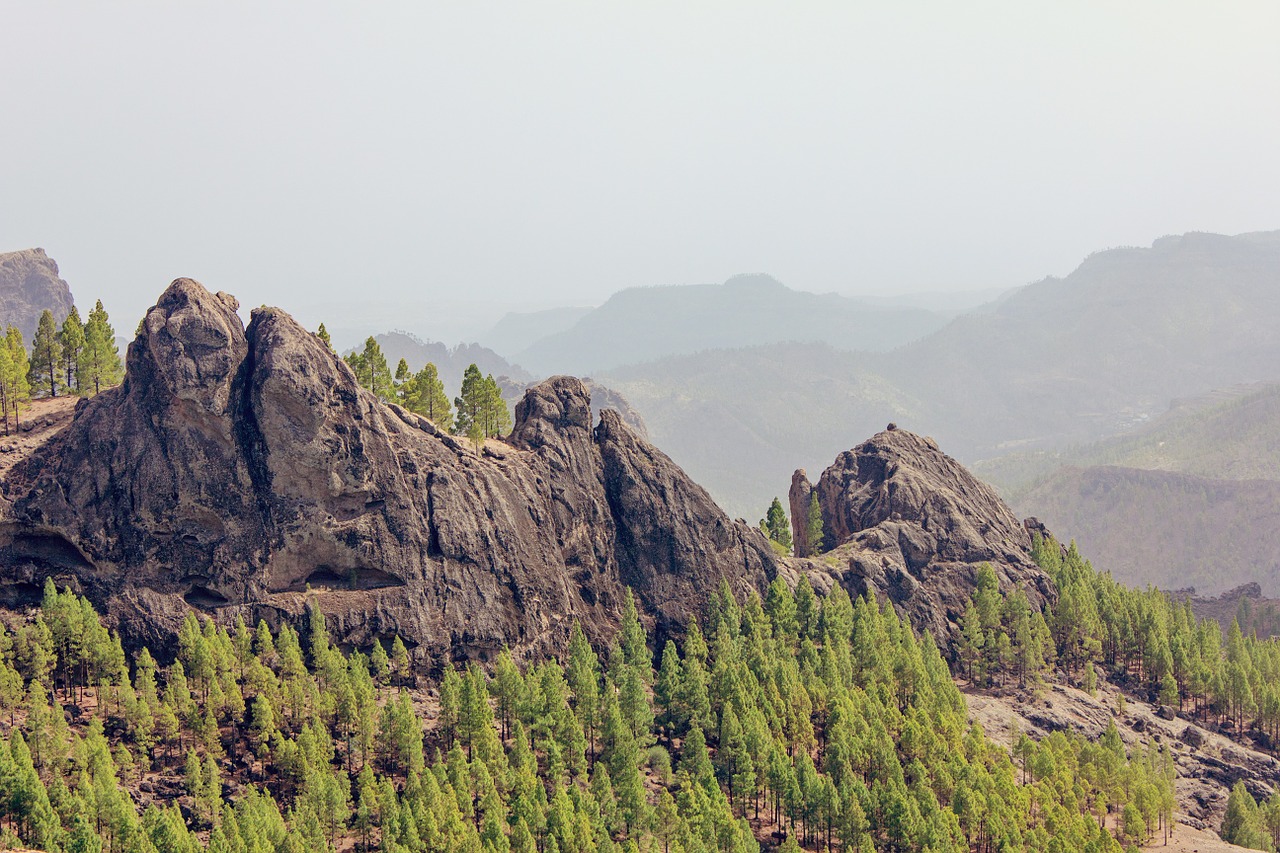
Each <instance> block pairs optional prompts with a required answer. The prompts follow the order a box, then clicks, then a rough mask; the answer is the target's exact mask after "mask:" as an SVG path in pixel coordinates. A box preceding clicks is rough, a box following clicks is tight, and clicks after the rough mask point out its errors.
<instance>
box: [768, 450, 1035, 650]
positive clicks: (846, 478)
mask: <svg viewBox="0 0 1280 853" xmlns="http://www.w3.org/2000/svg"><path fill="white" fill-rule="evenodd" d="M811 491H816V492H817V494H818V500H819V503H820V504H821V507H822V523H823V532H824V536H825V540H826V544H827V546H828V547H832V548H833V550H830V551H828V552H827V553H826V554H824V555H822V556H821V557H819V558H815V559H813V560H810V561H809V566H810V569H811V570H812V571H819V572H823V571H825V572H828V573H831V574H832V575H834V576H835V577H836V578H837V579H838V580H840V582H841V583H843V584H844V585H845V586H846V587H847V588H848V589H849V590H850V592H851V593H853V594H863V593H865V592H866V591H867V590H871V591H874V592H875V593H876V594H877V595H879V596H882V597H886V598H888V599H889V600H890V601H892V602H893V603H894V604H895V605H897V606H898V607H899V609H900V610H902V611H903V612H904V613H905V614H906V615H908V616H909V617H910V618H911V621H912V624H913V625H915V627H916V628H917V629H918V630H924V629H927V630H929V631H931V632H932V633H933V634H934V636H935V637H938V638H939V639H942V640H946V639H949V638H952V637H954V636H955V632H956V630H957V627H958V623H959V620H960V617H961V616H962V615H963V613H964V610H965V607H966V605H967V604H968V602H969V597H970V595H971V594H972V592H973V589H974V582H975V579H976V577H977V570H978V566H980V565H981V564H982V563H989V564H990V565H991V566H992V568H994V569H995V572H996V577H997V579H998V580H999V583H1000V587H1001V589H1002V590H1005V591H1010V590H1012V589H1014V588H1019V587H1020V588H1022V589H1024V590H1025V591H1026V593H1027V596H1028V598H1029V599H1030V600H1031V603H1032V605H1033V606H1036V607H1042V606H1043V605H1044V603H1045V602H1046V601H1049V600H1050V599H1051V598H1052V596H1053V587H1052V584H1051V582H1050V580H1049V578H1048V576H1047V575H1045V573H1044V572H1043V571H1041V570H1040V568H1039V567H1038V566H1036V565H1035V563H1034V562H1033V561H1032V560H1031V558H1030V550H1031V534H1030V533H1029V532H1028V529H1027V527H1026V526H1025V525H1024V524H1023V523H1022V522H1020V521H1018V519H1017V518H1016V517H1015V516H1014V515H1013V513H1012V512H1011V511H1010V510H1009V508H1008V507H1007V506H1006V505H1005V504H1004V502H1003V501H1002V500H1000V498H999V496H998V495H996V493H995V492H994V490H992V489H991V488H990V487H989V486H987V485H986V484H984V483H982V482H981V481H979V480H978V479H977V478H975V477H974V476H973V475H972V474H970V473H969V472H968V471H967V470H966V469H965V468H964V466H962V465H961V464H960V463H958V462H956V461H955V460H954V459H952V458H951V457H950V456H948V455H946V454H945V453H943V452H942V451H941V450H939V449H938V446H937V444H936V443H934V441H933V440H932V439H929V438H924V437H922V436H918V435H915V434H914V433H911V432H908V431H906V430H902V429H897V428H890V429H887V430H885V431H883V432H880V433H878V434H876V435H875V436H873V437H872V438H870V439H868V440H867V441H865V442H863V443H862V444H860V445H858V446H857V447H855V448H853V449H852V450H848V451H845V452H844V453H841V454H840V455H839V456H838V457H836V460H835V462H834V463H833V464H832V465H831V466H830V467H828V468H827V469H826V470H825V471H824V472H823V473H822V476H821V477H820V478H819V480H818V482H817V484H816V485H814V484H811V483H810V482H809V479H808V477H807V476H806V475H805V472H804V471H796V473H795V475H794V476H793V477H792V482H791V491H790V497H791V513H792V514H791V518H792V526H793V530H794V536H796V537H802V536H803V535H804V531H803V527H804V518H805V516H804V514H803V513H801V512H797V506H798V504H803V505H804V507H805V511H806V512H807V506H808V501H809V493H810V492H811Z"/></svg>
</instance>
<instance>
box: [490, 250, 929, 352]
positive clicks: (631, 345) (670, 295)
mask: <svg viewBox="0 0 1280 853" xmlns="http://www.w3.org/2000/svg"><path fill="white" fill-rule="evenodd" d="M951 316H953V315H952V314H950V313H942V312H935V311H927V310H924V309H920V308H906V307H898V306H884V305H877V304H872V303H870V302H863V301H859V300H856V299H851V298H849V297H847V296H840V295H839V294H835V293H826V294H817V293H806V292H803V291H798V290H792V289H790V288H788V287H786V286H785V285H783V284H782V283H781V282H779V281H778V280H777V279H775V278H773V277H771V276H768V275H761V274H751V275H737V276H734V277H733V278H730V279H729V280H728V281H726V282H724V283H723V284H696V285H671V286H665V287H633V288H628V289H626V290H622V291H619V292H617V293H615V294H614V295H613V296H611V297H610V298H609V299H608V301H606V302H605V303H604V304H603V305H601V306H600V307H599V308H596V309H593V310H592V311H590V312H589V313H587V314H585V315H584V316H582V317H581V318H580V319H578V321H577V322H576V323H574V324H573V325H572V326H571V327H569V328H567V329H565V330H564V331H561V332H558V333H556V334H553V335H549V336H547V337H545V338H542V339H541V340H539V341H536V342H534V343H533V344H531V345H530V346H528V347H526V348H525V349H523V350H521V351H519V352H517V353H514V354H513V356H512V358H513V360H515V361H518V362H519V363H520V364H522V365H524V366H526V367H527V368H528V369H529V370H532V371H534V372H537V373H544V374H548V373H561V372H576V373H591V372H595V371H604V370H610V369H614V368H618V367H621V366H622V365H629V364H636V363H641V362H648V361H653V360H656V359H661V358H667V357H671V356H675V355H681V354H691V353H696V352H700V351H703V350H711V349H723V348H731V347H743V346H755V345H759V344H769V343H779V342H783V341H798V342H822V343H827V344H829V345H831V346H833V347H838V348H840V349H846V350H887V349H892V348H894V347H897V346H900V345H902V344H904V343H906V342H908V341H911V340H914V339H916V338H919V337H921V336H923V335H925V334H928V333H929V332H931V331H934V330H935V329H938V328H939V327H941V326H942V325H943V324H944V323H945V322H946V321H947V320H949V319H950V318H951Z"/></svg>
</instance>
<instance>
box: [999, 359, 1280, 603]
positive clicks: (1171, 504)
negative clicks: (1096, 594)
mask: <svg viewBox="0 0 1280 853" xmlns="http://www.w3.org/2000/svg"><path fill="white" fill-rule="evenodd" d="M1277 436H1280V384H1261V385H1250V386H1246V387H1243V388H1238V389H1231V390H1230V391H1225V392H1219V393H1215V394H1210V395H1206V396H1204V397H1202V398H1197V399H1192V400H1185V401H1178V402H1177V403H1176V404H1175V405H1174V407H1173V408H1171V409H1170V411H1169V412H1168V413H1166V414H1164V415H1162V416H1160V417H1159V418H1157V419H1155V420H1154V421H1153V422H1152V423H1151V424H1149V425H1147V426H1145V427H1143V428H1141V429H1139V430H1136V431H1134V432H1132V433H1129V434H1126V435H1122V436H1116V437H1114V438H1110V439H1105V440H1103V441H1100V442H1097V443H1094V444H1089V445H1083V446H1079V447H1072V448H1067V449H1065V450H1062V451H1055V452H1027V453H1016V454H1010V455H1008V456H1005V457H1001V458H997V459H992V460H988V461H986V462H984V463H981V464H980V465H978V466H977V470H978V473H980V474H981V475H982V476H984V477H985V478H987V479H988V480H990V481H991V482H994V483H996V484H998V485H999V486H1000V487H1001V488H1002V489H1003V490H1004V493H1005V496H1006V497H1007V498H1008V499H1009V500H1010V502H1011V503H1012V504H1013V505H1014V506H1015V507H1017V509H1018V510H1019V511H1020V512H1026V513H1031V514H1034V515H1036V516H1037V517H1038V518H1040V519H1041V520H1043V521H1044V522H1045V523H1046V524H1047V525H1049V526H1050V527H1051V529H1054V530H1063V531H1068V530H1069V531H1071V532H1072V535H1073V536H1074V537H1075V538H1076V539H1077V541H1078V542H1079V545H1080V547H1081V549H1083V550H1084V551H1085V553H1088V554H1091V555H1093V556H1094V558H1095V559H1097V560H1098V561H1100V562H1101V563H1102V564H1104V565H1106V566H1107V567H1108V568H1110V569H1111V570H1112V571H1114V572H1115V573H1116V574H1117V576H1119V577H1123V578H1125V579H1126V580H1128V581H1130V582H1132V583H1151V584H1155V585H1156V586H1159V587H1162V588H1165V589H1175V588H1181V587H1186V586H1194V587H1195V588H1196V590H1197V592H1198V593H1199V594H1201V595H1214V594H1218V593H1221V592H1223V591H1225V590H1228V589H1232V588H1235V587H1237V586H1239V585H1242V584H1245V583H1249V582H1256V583H1258V584H1259V585H1260V586H1261V588H1262V592H1263V594H1264V595H1267V596H1272V597H1274V596H1277V595H1280V440H1277Z"/></svg>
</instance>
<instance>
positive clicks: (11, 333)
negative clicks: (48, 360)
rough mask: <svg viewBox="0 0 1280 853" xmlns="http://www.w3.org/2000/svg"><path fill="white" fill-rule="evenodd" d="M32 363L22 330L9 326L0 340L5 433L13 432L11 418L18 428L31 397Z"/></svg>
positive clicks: (0, 372)
mask: <svg viewBox="0 0 1280 853" xmlns="http://www.w3.org/2000/svg"><path fill="white" fill-rule="evenodd" d="M29 372H30V364H29V363H28V360H27V348H26V347H25V346H24V345H23V343H22V332H20V331H18V329H17V327H16V326H9V328H8V329H7V331H6V332H5V336H4V340H3V341H0V403H3V417H4V428H5V434H6V435H8V434H9V433H10V432H11V429H10V427H9V418H10V416H12V418H13V427H12V429H13V430H16V429H17V428H18V417H19V415H20V414H21V412H22V409H23V408H25V407H26V405H27V402H28V401H29V400H30V399H31V384H30V380H29V379H28V373H29Z"/></svg>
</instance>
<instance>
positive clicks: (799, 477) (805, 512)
mask: <svg viewBox="0 0 1280 853" xmlns="http://www.w3.org/2000/svg"><path fill="white" fill-rule="evenodd" d="M812 500H813V483H810V482H809V475H808V473H807V472H806V471H805V470H804V469H803V468H797V469H796V472H795V473H794V474H792V475H791V488H790V489H789V490H788V491H787V505H788V506H789V507H790V508H791V543H792V547H794V548H795V552H796V553H797V554H799V555H800V556H808V555H809V554H812V553H813V552H814V550H815V549H814V547H813V544H812V543H810V542H809V525H808V523H807V522H808V519H809V504H810V502H811V501H812ZM817 547H818V549H819V550H820V549H821V548H822V543H821V542H819V543H817Z"/></svg>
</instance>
